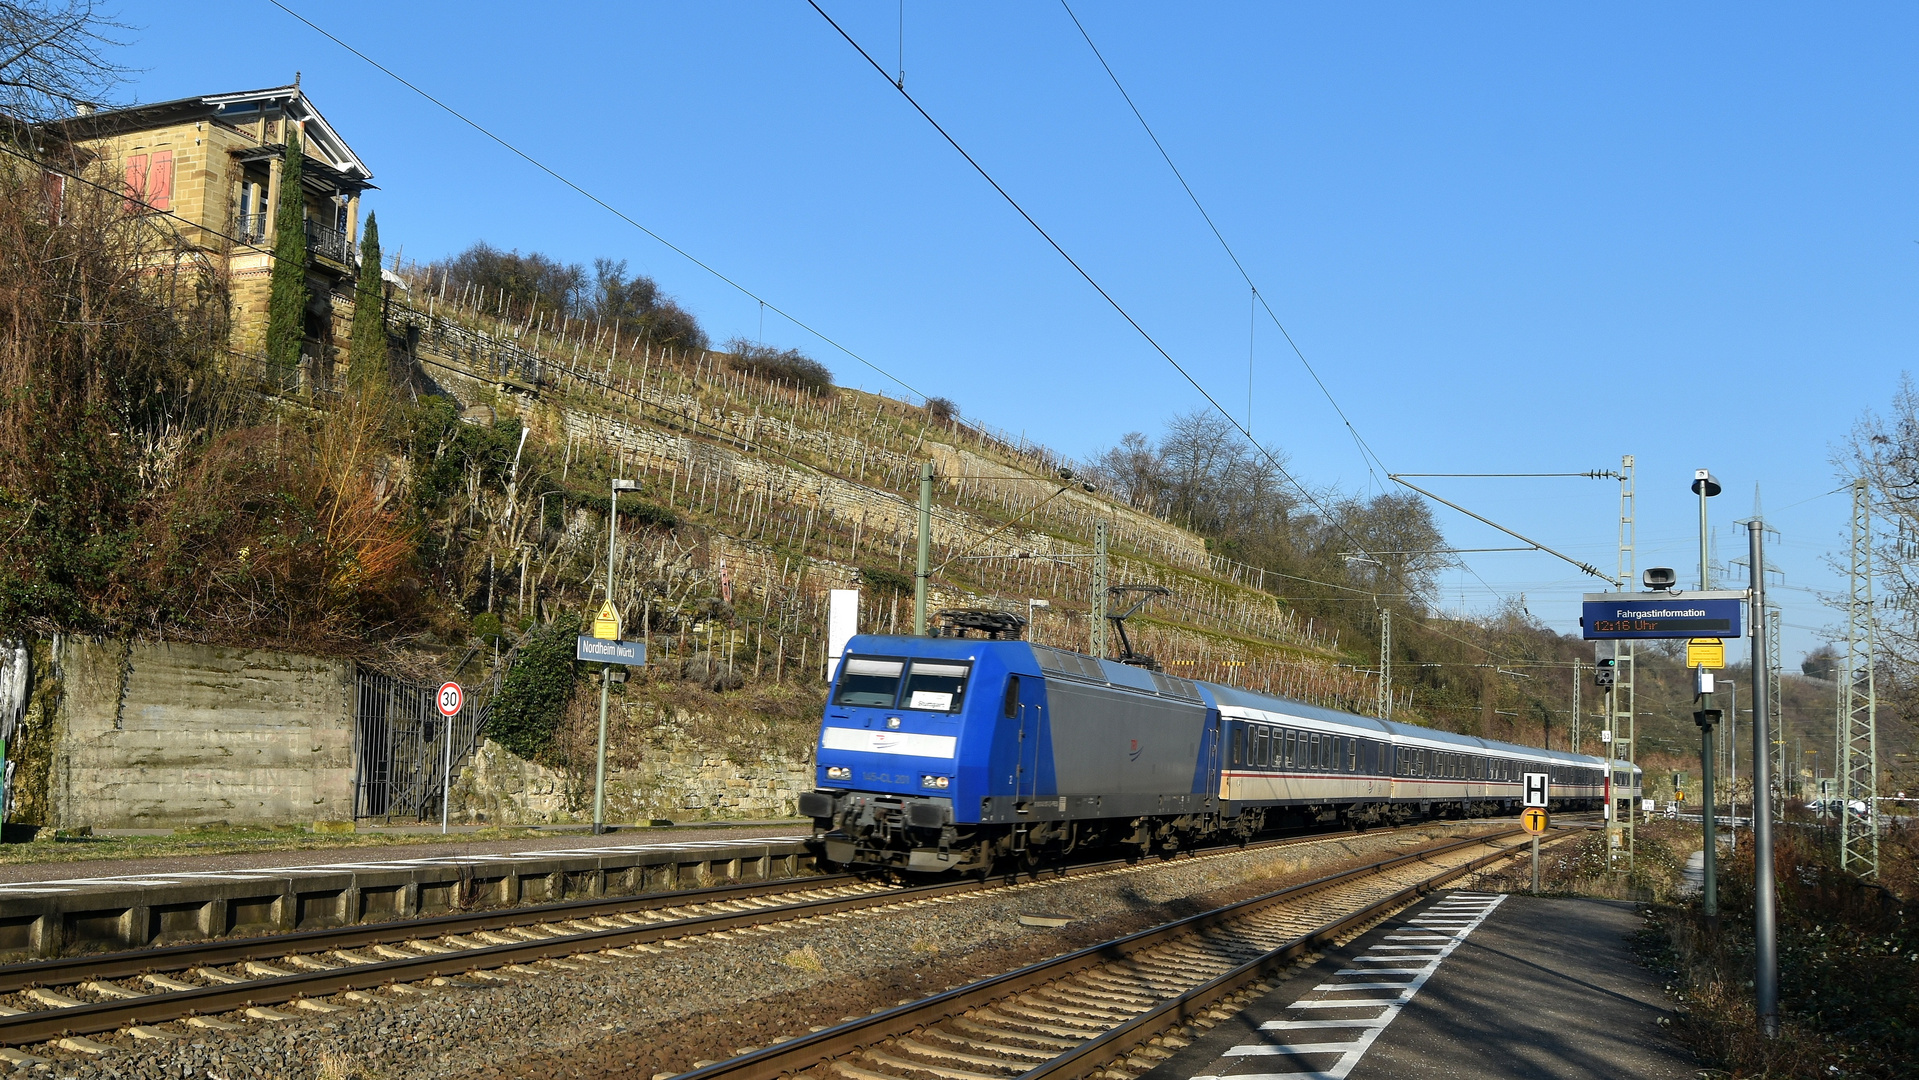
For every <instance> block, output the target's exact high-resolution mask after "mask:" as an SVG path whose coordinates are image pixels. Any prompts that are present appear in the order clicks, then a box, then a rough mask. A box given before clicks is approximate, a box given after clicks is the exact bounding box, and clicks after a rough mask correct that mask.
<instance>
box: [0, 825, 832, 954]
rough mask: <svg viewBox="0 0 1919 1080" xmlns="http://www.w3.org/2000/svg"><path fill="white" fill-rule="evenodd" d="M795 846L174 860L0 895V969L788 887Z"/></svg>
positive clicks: (728, 840) (622, 845)
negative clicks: (442, 918)
mask: <svg viewBox="0 0 1919 1080" xmlns="http://www.w3.org/2000/svg"><path fill="white" fill-rule="evenodd" d="M769 831H770V830H769ZM742 834H744V835H742ZM806 838H807V837H806V834H794V833H787V834H785V835H767V834H765V833H760V832H759V831H758V830H736V831H733V832H731V833H730V834H722V835H710V834H709V835H701V836H698V837H688V838H675V839H664V838H662V839H661V840H658V841H653V842H637V843H636V842H635V838H633V837H632V836H631V834H628V835H627V836H624V837H618V838H617V839H616V837H615V836H599V837H580V836H573V837H565V838H556V840H555V841H554V842H540V841H531V842H529V841H520V842H518V844H515V843H513V842H507V843H506V844H505V845H502V846H504V847H505V848H506V850H499V849H497V848H496V847H495V845H492V844H489V845H485V846H486V847H487V848H489V850H480V851H464V852H463V851H457V850H448V847H449V846H435V847H427V846H419V847H412V846H408V847H388V848H380V849H360V850H358V851H351V852H347V851H334V852H328V853H319V852H282V853H278V854H279V856H280V857H281V858H289V859H290V860H302V859H304V861H288V862H281V861H280V860H279V859H278V858H274V859H269V860H267V861H268V862H269V863H270V865H254V866H220V865H217V864H218V863H219V862H220V861H221V860H223V859H225V858H229V857H224V856H213V857H209V858H207V859H205V860H200V859H196V858H194V857H192V856H186V857H179V858H172V859H167V860H155V861H163V862H164V863H165V864H166V865H165V867H164V868H161V867H152V868H143V869H142V871H141V872H137V873H122V874H104V875H102V874H96V875H88V876H73V877H47V878H42V879H40V880H29V881H12V882H6V883H3V884H0V962H9V961H22V960H33V959H45V958H49V957H54V956H61V955H65V954H68V953H73V952H81V951H98V950H102V949H128V948H139V947H142V946H146V945H158V944H166V943H169V942H173V941H183V940H192V939H204V938H218V937H227V936H247V935H253V934H263V933H275V932H284V931H289V930H306V929H322V928H325V927H331V926H341V925H346V924H351V923H361V922H377V921H382V920H385V919H395V918H410V917H414V916H418V915H430V914H435V913H438V912H448V911H454V910H459V909H464V908H470V907H510V906H514V905H518V904H533V903H542V902H548V901H555V900H568V899H575V898H585V897H600V896H626V895H638V894H642V893H648V892H663V891H668V890H673V889H688V888H699V887H702V886H707V885H724V884H733V883H742V882H754V881H767V880H773V879H778V878H787V877H796V876H799V875H801V874H806V873H810V872H811V871H812V867H813V856H812V853H811V852H810V850H809V849H808V848H807V847H806V844H805V840H806ZM475 846H476V847H478V846H480V845H475ZM315 855H320V856H321V857H320V858H318V859H316V858H314V856H315ZM326 855H331V856H333V857H332V858H326ZM342 855H346V856H348V857H347V858H340V856H342ZM86 865H87V864H84V863H81V864H73V863H67V864H61V866H60V869H61V870H64V871H68V872H71V871H73V870H75V869H77V868H82V867H86ZM120 868H122V869H124V867H120ZM102 869H105V867H102Z"/></svg>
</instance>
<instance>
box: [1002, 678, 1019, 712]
mask: <svg viewBox="0 0 1919 1080" xmlns="http://www.w3.org/2000/svg"><path fill="white" fill-rule="evenodd" d="M1000 712H1002V713H1003V714H1005V716H1006V718H1007V719H1008V720H1011V719H1012V718H1013V717H1015V716H1017V715H1018V714H1019V676H1018V675H1014V676H1012V677H1011V678H1009V679H1007V680H1006V701H1005V703H1004V704H1003V705H1001V706H1000Z"/></svg>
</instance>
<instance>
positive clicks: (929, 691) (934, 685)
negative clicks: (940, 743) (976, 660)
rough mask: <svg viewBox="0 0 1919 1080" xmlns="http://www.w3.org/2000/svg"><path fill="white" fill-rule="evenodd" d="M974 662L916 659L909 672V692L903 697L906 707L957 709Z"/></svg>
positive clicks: (902, 703)
mask: <svg viewBox="0 0 1919 1080" xmlns="http://www.w3.org/2000/svg"><path fill="white" fill-rule="evenodd" d="M972 670H973V665H972V664H969V663H966V662H964V661H962V662H959V663H954V662H953V661H950V660H915V661H913V668H912V670H911V671H909V672H908V673H907V675H906V692H905V694H904V695H903V696H902V700H901V701H900V707H901V708H905V709H924V710H926V711H927V712H944V713H956V712H958V711H959V709H960V698H961V697H962V696H963V695H964V694H965V693H966V677H967V676H968V675H969V674H971V673H972Z"/></svg>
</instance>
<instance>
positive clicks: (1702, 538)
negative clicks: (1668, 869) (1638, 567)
mask: <svg viewBox="0 0 1919 1080" xmlns="http://www.w3.org/2000/svg"><path fill="white" fill-rule="evenodd" d="M1692 475H1693V480H1692V490H1693V493H1694V494H1696V495H1698V496H1699V591H1700V592H1705V591H1706V590H1707V589H1710V588H1712V567H1711V566H1710V564H1709V562H1708V560H1709V558H1710V554H1709V551H1708V547H1707V541H1708V538H1709V537H1710V536H1711V534H1710V533H1708V532H1707V531H1706V500H1707V499H1710V498H1712V497H1713V496H1714V495H1717V494H1719V482H1718V481H1717V480H1714V479H1713V478H1712V473H1711V472H1709V471H1707V470H1705V469H1698V470H1695V471H1694V472H1693V474H1692ZM1696 674H1697V678H1698V683H1697V686H1698V697H1699V708H1698V710H1697V711H1695V712H1694V713H1693V714H1692V718H1693V722H1694V723H1696V724H1698V725H1699V782H1700V783H1699V786H1700V788H1701V790H1702V791H1703V792H1704V794H1705V802H1704V805H1703V806H1702V807H1701V809H1702V810H1703V815H1702V821H1701V825H1702V827H1703V832H1704V833H1705V855H1706V868H1705V869H1706V874H1705V878H1706V880H1705V883H1704V887H1703V888H1702V889H1701V890H1700V906H1701V908H1702V910H1703V911H1704V913H1705V916H1706V924H1707V925H1708V926H1711V927H1714V928H1715V929H1716V928H1717V927H1718V925H1719V824H1718V822H1717V821H1716V820H1715V817H1716V815H1715V814H1714V809H1715V807H1714V804H1715V803H1717V802H1718V792H1717V791H1716V790H1715V789H1714V787H1713V776H1712V749H1713V747H1712V739H1713V733H1712V729H1713V725H1714V724H1716V723H1718V722H1719V715H1720V714H1719V710H1718V709H1715V708H1713V707H1712V676H1711V675H1709V674H1707V672H1706V668H1705V665H1703V664H1702V665H1700V666H1699V668H1698V669H1697V670H1696Z"/></svg>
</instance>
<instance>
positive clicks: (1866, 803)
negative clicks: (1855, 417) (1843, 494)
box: [1838, 476, 1879, 880]
mask: <svg viewBox="0 0 1919 1080" xmlns="http://www.w3.org/2000/svg"><path fill="white" fill-rule="evenodd" d="M1850 570H1851V573H1850V575H1849V577H1850V578H1851V583H1852V592H1851V595H1850V597H1849V598H1848V599H1847V602H1846V673H1845V678H1844V680H1843V681H1842V682H1841V683H1840V684H1839V699H1840V701H1841V702H1843V704H1842V705H1841V706H1840V710H1839V713H1840V715H1839V717H1838V719H1839V746H1838V751H1839V769H1838V773H1839V865H1840V867H1841V868H1842V869H1845V870H1848V871H1851V872H1852V873H1854V874H1857V875H1859V876H1860V877H1862V878H1865V879H1867V880H1871V879H1873V878H1875V877H1877V876H1878V875H1879V800H1878V795H1879V732H1878V727H1879V700H1878V688H1877V687H1876V685H1875V684H1874V679H1873V636H1874V635H1873V622H1874V620H1873V611H1872V493H1871V488H1870V486H1869V485H1868V483H1867V481H1866V478H1865V477H1863V476H1862V477H1860V478H1859V479H1857V480H1854V481H1853V482H1852V560H1851V567H1850Z"/></svg>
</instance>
